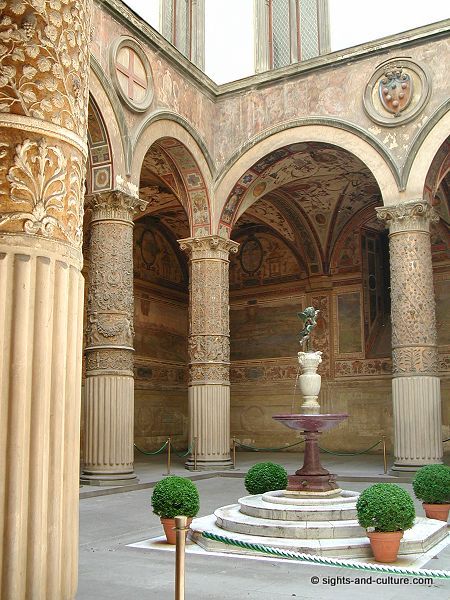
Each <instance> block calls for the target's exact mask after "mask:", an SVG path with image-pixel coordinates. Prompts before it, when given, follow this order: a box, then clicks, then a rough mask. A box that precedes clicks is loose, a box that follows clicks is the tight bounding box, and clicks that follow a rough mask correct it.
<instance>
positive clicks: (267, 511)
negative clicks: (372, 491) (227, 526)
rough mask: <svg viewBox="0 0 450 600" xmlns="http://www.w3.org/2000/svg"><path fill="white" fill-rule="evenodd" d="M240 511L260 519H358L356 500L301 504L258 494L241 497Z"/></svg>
mask: <svg viewBox="0 0 450 600" xmlns="http://www.w3.org/2000/svg"><path fill="white" fill-rule="evenodd" d="M238 503H239V505H240V507H241V508H240V512H241V513H243V514H244V515H249V516H251V517H257V518H259V519H272V520H276V521H278V520H279V521H342V520H343V521H348V520H351V519H356V502H351V503H350V502H347V503H343V504H332V505H329V506H326V505H325V506H323V505H320V506H310V505H307V506H299V505H296V504H276V503H274V502H267V501H265V500H264V499H263V497H262V496H261V495H260V494H258V495H256V496H245V497H244V498H239V500H238Z"/></svg>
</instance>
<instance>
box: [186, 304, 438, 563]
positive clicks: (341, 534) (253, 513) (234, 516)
mask: <svg viewBox="0 0 450 600" xmlns="http://www.w3.org/2000/svg"><path fill="white" fill-rule="evenodd" d="M318 312H319V311H317V310H315V309H314V308H313V307H308V308H306V309H305V310H304V311H303V312H301V313H299V317H300V318H301V319H302V321H303V323H304V327H303V329H302V331H301V332H300V341H301V344H302V345H305V346H306V348H305V349H306V351H301V352H299V353H298V361H299V364H300V367H301V369H302V375H301V376H300V377H299V387H300V391H301V393H302V397H303V403H302V405H301V408H300V412H299V413H298V414H282V415H274V416H273V419H275V421H277V422H278V423H281V424H282V425H285V426H286V427H289V428H291V429H295V430H296V431H299V432H300V433H301V434H302V435H303V436H304V437H305V449H304V461H303V466H302V467H301V468H300V469H298V470H297V471H296V472H295V474H294V475H289V477H288V486H287V488H286V489H285V490H277V491H273V492H267V493H265V494H257V495H253V496H245V497H243V498H240V499H239V500H238V503H237V504H231V505H229V506H223V507H221V508H218V509H217V510H216V511H215V512H214V514H213V515H208V516H207V517H202V518H199V519H195V520H194V521H193V523H192V525H191V533H190V537H191V539H193V540H194V541H195V542H196V543H197V544H198V545H200V546H202V547H203V548H206V549H208V550H216V551H220V552H229V553H233V552H234V553H241V554H254V553H255V552H253V551H252V550H244V549H243V548H236V547H234V546H230V545H227V544H225V543H222V542H220V541H215V540H210V539H205V538H204V537H202V532H203V531H208V532H210V533H215V534H216V535H219V536H220V535H221V536H227V537H231V538H233V539H234V540H238V541H242V542H252V543H254V544H264V545H266V546H271V547H274V548H279V549H282V550H290V551H295V552H305V553H309V554H318V555H322V556H330V557H340V558H351V557H369V556H372V551H371V549H370V542H369V540H368V538H367V536H366V531H365V530H364V529H363V528H362V527H360V525H359V524H358V521H357V519H356V502H357V499H358V496H359V494H358V493H357V492H353V491H349V490H342V489H341V488H340V487H339V486H338V485H337V483H336V478H335V476H334V475H332V474H331V473H329V471H327V469H325V468H324V467H323V466H322V464H321V462H320V454H319V445H318V438H319V436H320V434H321V433H322V432H323V431H327V430H329V429H331V428H333V427H335V426H336V425H338V424H339V423H341V422H342V421H344V420H345V419H347V418H348V415H347V414H343V413H338V414H322V413H321V412H320V405H319V402H318V396H319V392H320V386H321V377H320V375H319V374H318V373H317V369H318V367H319V365H320V363H321V362H322V353H321V352H319V351H313V350H311V349H309V346H310V338H311V333H312V331H313V329H314V327H315V326H316V323H317V316H318ZM446 536H447V525H446V523H443V522H439V521H435V520H432V519H424V518H421V517H418V518H417V519H416V524H415V525H414V527H413V528H412V529H410V530H408V531H406V532H405V534H404V537H403V539H402V542H401V545H400V555H402V554H418V553H423V552H426V551H427V550H429V549H430V548H432V547H433V546H434V545H435V544H437V543H438V542H440V541H441V540H443V539H444V538H445V537H446Z"/></svg>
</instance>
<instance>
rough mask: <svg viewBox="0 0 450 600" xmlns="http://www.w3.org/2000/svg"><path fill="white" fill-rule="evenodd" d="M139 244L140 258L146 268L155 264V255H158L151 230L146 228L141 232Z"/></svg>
mask: <svg viewBox="0 0 450 600" xmlns="http://www.w3.org/2000/svg"><path fill="white" fill-rule="evenodd" d="M140 246H141V257H142V260H143V261H144V264H145V266H146V267H147V269H149V268H150V267H152V266H153V265H154V264H155V260H156V257H157V256H158V244H157V242H156V237H155V234H154V233H153V231H151V230H150V229H146V230H145V231H144V232H143V233H142V237H141V242H140Z"/></svg>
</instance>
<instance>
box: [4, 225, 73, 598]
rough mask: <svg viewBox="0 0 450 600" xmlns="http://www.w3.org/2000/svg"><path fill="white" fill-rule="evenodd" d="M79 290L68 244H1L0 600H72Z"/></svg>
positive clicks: (12, 239) (9, 239) (12, 240)
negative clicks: (0, 483) (1, 481)
mask: <svg viewBox="0 0 450 600" xmlns="http://www.w3.org/2000/svg"><path fill="white" fill-rule="evenodd" d="M76 257H78V258H76ZM83 286H84V279H83V277H82V276H81V273H80V255H79V252H76V251H73V250H72V249H71V248H70V247H69V246H68V245H66V244H62V243H58V242H54V241H52V240H45V239H40V238H36V239H34V238H32V237H31V236H24V237H23V238H22V239H21V238H20V237H19V236H8V235H4V236H0V339H1V340H2V349H1V357H2V360H1V361H0V392H1V393H0V415H1V418H0V471H1V473H2V479H3V482H4V484H5V485H2V486H0V530H1V532H2V535H1V536H0V563H1V564H3V569H2V570H1V572H0V597H1V598H4V599H5V600H7V599H10V600H25V599H26V598H27V599H28V598H29V599H31V598H33V600H60V599H61V598H64V599H67V600H68V599H70V598H73V597H74V596H75V593H76V587H77V575H78V495H79V488H78V474H79V439H80V435H79V433H80V404H81V402H80V400H81V398H80V396H81V346H82V323H83V310H82V308H83Z"/></svg>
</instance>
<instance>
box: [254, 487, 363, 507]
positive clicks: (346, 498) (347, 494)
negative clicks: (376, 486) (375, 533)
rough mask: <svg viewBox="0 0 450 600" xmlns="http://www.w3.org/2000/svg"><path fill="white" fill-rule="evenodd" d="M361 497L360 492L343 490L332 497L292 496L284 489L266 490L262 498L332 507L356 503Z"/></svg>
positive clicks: (279, 502)
mask: <svg viewBox="0 0 450 600" xmlns="http://www.w3.org/2000/svg"><path fill="white" fill-rule="evenodd" d="M358 498H359V492H351V491H348V490H342V493H341V495H340V496H335V497H332V498H311V499H309V498H292V497H288V496H285V495H284V490H276V491H275V492H266V493H265V494H263V495H262V499H263V500H265V501H266V502H273V503H274V504H289V505H295V506H324V507H325V506H327V507H332V506H333V505H335V504H347V503H350V504H351V503H355V504H356V501H357V500H358Z"/></svg>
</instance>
